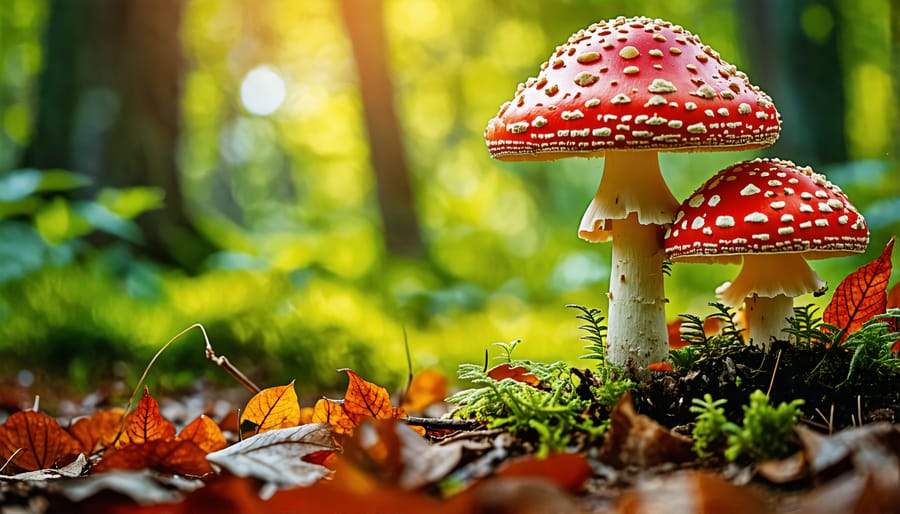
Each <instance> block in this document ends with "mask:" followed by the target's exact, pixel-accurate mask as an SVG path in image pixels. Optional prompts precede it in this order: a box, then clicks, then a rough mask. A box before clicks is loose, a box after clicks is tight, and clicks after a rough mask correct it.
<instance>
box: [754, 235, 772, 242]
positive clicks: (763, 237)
mask: <svg viewBox="0 0 900 514" xmlns="http://www.w3.org/2000/svg"><path fill="white" fill-rule="evenodd" d="M750 237H752V238H753V239H756V240H757V241H768V240H769V234H753V235H752V236H750Z"/></svg>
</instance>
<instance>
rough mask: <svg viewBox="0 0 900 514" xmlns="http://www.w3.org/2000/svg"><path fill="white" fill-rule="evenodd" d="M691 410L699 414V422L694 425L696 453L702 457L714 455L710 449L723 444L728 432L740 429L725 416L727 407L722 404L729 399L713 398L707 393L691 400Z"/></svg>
mask: <svg viewBox="0 0 900 514" xmlns="http://www.w3.org/2000/svg"><path fill="white" fill-rule="evenodd" d="M691 403H693V405H692V406H691V412H693V413H695V414H697V424H696V425H695V426H694V431H693V433H692V435H693V436H694V453H696V454H697V455H698V456H700V457H704V458H705V457H709V456H710V455H712V453H710V451H709V449H710V448H713V447H715V446H716V445H717V444H721V443H722V442H723V441H724V440H725V439H726V438H727V436H728V433H730V432H734V431H736V430H737V429H738V427H737V425H735V424H734V423H731V422H730V421H728V418H726V417H725V409H724V408H722V405H725V403H727V400H724V399H719V400H713V398H712V395H710V394H709V393H706V394H704V395H703V398H702V399H700V398H694V399H693V400H691Z"/></svg>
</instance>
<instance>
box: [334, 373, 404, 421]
mask: <svg viewBox="0 0 900 514" xmlns="http://www.w3.org/2000/svg"><path fill="white" fill-rule="evenodd" d="M339 371H343V372H345V373H347V376H348V377H350V383H349V384H348V385H347V392H346V394H344V404H343V405H344V412H346V413H347V415H348V416H349V417H350V419H351V420H353V422H354V423H356V424H359V423H360V422H361V421H363V420H364V419H367V418H374V419H391V418H393V417H394V409H393V407H392V406H391V396H390V395H389V394H388V392H387V389H385V388H383V387H381V386H378V385H375V384H373V383H371V382H367V381H365V380H363V379H362V378H360V376H359V375H357V374H356V373H354V372H353V370H350V369H346V368H345V369H341V370H339Z"/></svg>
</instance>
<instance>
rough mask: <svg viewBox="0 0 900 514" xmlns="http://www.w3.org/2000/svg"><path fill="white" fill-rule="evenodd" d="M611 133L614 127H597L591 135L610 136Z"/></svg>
mask: <svg viewBox="0 0 900 514" xmlns="http://www.w3.org/2000/svg"><path fill="white" fill-rule="evenodd" d="M610 134H612V129H611V128H609V127H600V128H595V129H594V130H593V131H592V132H591V135H592V136H594V137H609V136H610Z"/></svg>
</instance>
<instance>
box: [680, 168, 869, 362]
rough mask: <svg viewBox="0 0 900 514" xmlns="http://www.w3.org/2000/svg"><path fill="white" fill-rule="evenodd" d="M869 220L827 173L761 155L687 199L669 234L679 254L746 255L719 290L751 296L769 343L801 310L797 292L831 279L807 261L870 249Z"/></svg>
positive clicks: (727, 299)
mask: <svg viewBox="0 0 900 514" xmlns="http://www.w3.org/2000/svg"><path fill="white" fill-rule="evenodd" d="M868 244H869V231H868V229H867V228H866V220H865V219H864V218H863V216H862V215H861V214H860V213H859V211H857V210H856V207H854V206H853V204H852V203H850V200H848V199H847V195H845V194H844V193H843V192H842V191H841V189H840V188H839V187H838V186H836V185H834V184H832V183H831V182H829V181H828V180H827V179H826V178H825V176H824V175H821V174H818V173H815V172H813V170H812V169H810V168H809V167H800V166H797V165H796V164H794V163H792V162H790V161H783V160H778V159H756V160H753V161H744V162H740V163H738V164H735V165H733V166H730V167H728V168H725V169H724V170H722V171H720V172H719V173H717V174H716V175H715V176H713V177H712V178H711V179H709V180H708V181H707V182H706V183H705V184H703V185H702V186H701V187H700V188H699V189H697V191H695V192H694V194H692V195H691V196H690V197H688V199H687V200H686V201H685V202H684V203H682V204H681V207H680V208H679V209H678V212H677V214H676V215H675V223H674V224H673V225H672V227H671V229H670V230H669V232H668V233H667V234H666V238H665V247H666V255H667V256H668V257H669V259H670V260H672V261H673V262H721V263H728V262H731V263H741V262H743V266H742V267H741V271H740V273H739V274H738V276H737V277H736V278H735V279H734V281H733V282H731V283H730V284H729V283H726V284H725V285H724V286H723V287H721V288H719V289H718V290H717V291H716V293H717V294H718V296H719V299H720V300H722V302H723V303H725V304H727V305H730V306H732V307H737V306H739V305H740V304H741V302H744V306H745V311H746V314H747V324H748V325H749V332H750V333H749V339H750V341H751V342H753V343H754V344H756V345H757V346H761V347H763V348H764V349H768V346H769V343H770V341H771V340H772V338H776V339H777V338H780V337H782V336H781V332H782V330H783V329H784V328H787V326H788V324H787V319H788V318H790V317H793V315H794V310H793V297H795V296H799V295H801V294H804V293H810V292H814V291H818V290H821V289H822V288H823V287H824V286H825V282H824V281H823V280H822V279H821V278H820V277H819V275H817V274H816V272H815V271H813V270H812V269H811V268H810V267H809V265H808V264H807V263H806V259H824V258H827V257H839V256H844V255H851V254H853V253H859V252H864V251H865V250H866V246H867V245H868Z"/></svg>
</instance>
